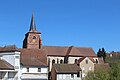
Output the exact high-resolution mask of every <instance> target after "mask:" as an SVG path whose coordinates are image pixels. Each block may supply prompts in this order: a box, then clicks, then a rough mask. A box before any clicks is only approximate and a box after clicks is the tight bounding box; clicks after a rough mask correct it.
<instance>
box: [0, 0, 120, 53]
mask: <svg viewBox="0 0 120 80" xmlns="http://www.w3.org/2000/svg"><path fill="white" fill-rule="evenodd" d="M32 13H34V17H35V23H36V27H37V31H39V32H41V33H42V34H41V38H42V44H43V45H48V46H78V47H92V48H93V49H94V51H95V52H97V51H98V49H99V48H105V50H106V51H107V52H110V51H120V36H119V35H120V33H119V32H120V0H0V46H5V45H16V46H17V47H18V48H22V42H23V39H24V37H25V34H26V33H27V32H28V31H29V27H30V21H31V16H32Z"/></svg>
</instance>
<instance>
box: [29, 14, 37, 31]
mask: <svg viewBox="0 0 120 80" xmlns="http://www.w3.org/2000/svg"><path fill="white" fill-rule="evenodd" d="M29 31H33V32H34V31H36V25H35V20H34V15H33V14H32V18H31V24H30V30H29Z"/></svg>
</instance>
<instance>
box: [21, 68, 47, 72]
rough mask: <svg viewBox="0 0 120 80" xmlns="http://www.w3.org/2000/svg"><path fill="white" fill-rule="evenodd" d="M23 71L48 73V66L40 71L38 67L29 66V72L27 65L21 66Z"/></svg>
mask: <svg viewBox="0 0 120 80" xmlns="http://www.w3.org/2000/svg"><path fill="white" fill-rule="evenodd" d="M21 70H22V73H48V68H47V67H41V72H38V68H37V67H33V68H29V72H27V67H23V68H21Z"/></svg>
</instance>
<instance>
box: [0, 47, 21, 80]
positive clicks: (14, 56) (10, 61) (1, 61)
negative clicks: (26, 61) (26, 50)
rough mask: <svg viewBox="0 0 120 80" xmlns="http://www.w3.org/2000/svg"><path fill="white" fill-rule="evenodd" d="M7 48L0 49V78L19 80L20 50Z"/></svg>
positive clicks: (0, 79) (1, 79) (3, 79)
mask: <svg viewBox="0 0 120 80" xmlns="http://www.w3.org/2000/svg"><path fill="white" fill-rule="evenodd" d="M7 48H9V47H4V48H1V50H0V80H20V75H21V72H20V51H18V50H15V49H13V48H12V49H10V50H9V49H7Z"/></svg>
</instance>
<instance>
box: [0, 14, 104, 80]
mask: <svg viewBox="0 0 120 80" xmlns="http://www.w3.org/2000/svg"><path fill="white" fill-rule="evenodd" d="M101 63H104V62H103V60H102V59H99V58H98V57H97V55H96V54H95V52H94V50H93V49H92V48H89V47H75V46H44V45H43V44H42V38H41V32H39V31H37V28H36V25H35V21H34V15H32V18H31V23H30V28H29V31H28V32H27V33H26V34H25V38H24V40H23V47H22V48H17V47H16V46H15V45H13V46H4V47H0V79H7V80H50V79H51V80H53V79H52V78H53V77H55V74H53V73H52V72H53V71H52V70H54V68H55V67H59V66H61V65H62V66H69V67H71V65H70V64H72V66H76V67H77V66H79V68H80V69H78V70H81V72H80V73H79V74H80V75H81V76H80V79H81V78H83V77H85V76H86V74H87V72H88V71H94V64H101ZM54 64H55V65H54ZM64 64H65V65H64ZM74 64H75V65H74ZM76 64H77V65H76ZM53 65H54V66H53ZM58 65H59V66H58ZM62 68H63V67H62ZM64 69H65V68H64ZM63 73H64V72H63ZM63 73H61V75H62V76H64V79H63V77H61V76H57V78H56V79H55V78H54V80H67V79H65V78H66V77H67V78H68V75H66V77H65V75H64V74H63ZM52 74H53V75H52ZM65 74H66V73H65ZM68 74H70V75H72V78H70V79H68V80H73V74H72V73H68ZM69 77H70V76H69ZM74 80H77V79H75V77H74Z"/></svg>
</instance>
